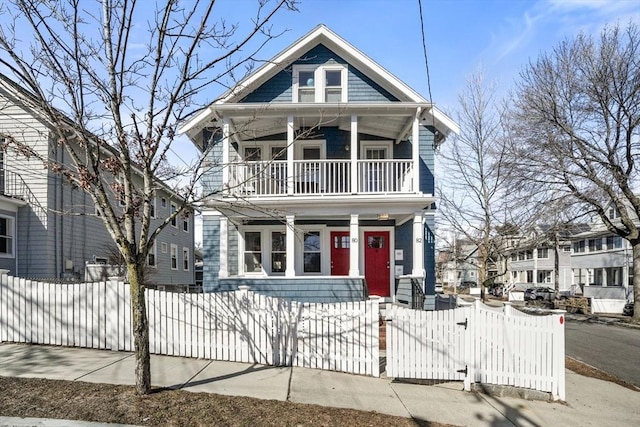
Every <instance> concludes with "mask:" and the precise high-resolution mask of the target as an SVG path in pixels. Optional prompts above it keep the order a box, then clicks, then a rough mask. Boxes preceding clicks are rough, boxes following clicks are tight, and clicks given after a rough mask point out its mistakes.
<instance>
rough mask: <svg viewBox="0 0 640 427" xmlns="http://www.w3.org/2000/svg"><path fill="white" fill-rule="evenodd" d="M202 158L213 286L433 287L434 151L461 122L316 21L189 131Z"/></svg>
mask: <svg viewBox="0 0 640 427" xmlns="http://www.w3.org/2000/svg"><path fill="white" fill-rule="evenodd" d="M181 131H182V132H184V133H186V134H187V135H188V136H189V137H190V138H191V139H192V140H193V142H194V143H195V144H196V146H197V147H198V148H199V149H200V150H202V151H203V153H205V155H206V156H207V158H206V162H205V169H206V170H205V171H204V177H203V180H202V184H203V188H204V190H205V192H207V193H208V194H210V196H209V198H208V200H207V201H206V202H205V203H204V208H203V250H204V278H203V282H204V288H205V290H207V291H215V290H227V289H235V288H237V286H238V285H248V286H250V287H251V288H252V289H253V290H255V291H259V292H263V293H267V294H270V295H277V296H282V297H287V298H292V299H297V300H303V301H347V300H356V299H362V298H363V297H364V296H365V295H366V289H365V288H364V283H365V281H366V284H367V287H368V292H369V293H370V294H372V295H379V296H381V297H384V298H388V299H392V298H393V296H394V293H395V281H396V280H395V279H397V278H398V277H399V276H402V275H411V276H414V277H419V278H420V279H425V280H424V283H425V285H426V291H427V293H433V292H434V287H435V246H434V226H435V222H434V214H435V203H434V202H435V200H436V198H435V185H434V176H433V171H434V150H435V148H436V147H437V146H438V144H441V143H442V142H443V141H444V139H445V138H446V137H447V136H448V135H449V134H450V133H452V132H457V131H458V127H457V125H456V124H455V123H454V122H453V121H452V120H451V119H449V118H448V117H447V116H446V115H444V114H443V113H442V112H440V111H439V110H438V109H437V108H435V106H434V105H433V104H432V103H430V102H428V101H427V100H426V99H424V98H423V97H422V96H421V95H419V94H418V93H416V92H415V91H414V90H412V89H411V88H409V87H408V86H406V85H405V84H404V83H402V82H401V81H400V80H398V79H397V78H396V77H394V76H393V75H391V74H390V73H389V72H388V71H386V70H385V69H384V68H382V67H381V66H380V65H378V64H377V63H375V62H374V61H373V60H371V59H370V58H369V57H367V56H365V55H364V54H363V53H362V52H360V51H359V50H357V49H356V48H355V47H353V46H352V45H350V44H349V43H347V42H346V41H345V40H343V39H342V38H340V37H339V36H337V35H336V34H335V33H333V32H332V31H331V30H329V29H328V28H327V27H325V26H323V25H320V26H318V27H316V28H315V29H313V30H312V31H311V32H309V33H308V34H307V35H305V36H304V37H302V38H301V39H299V40H298V41H296V42H295V43H294V44H293V45H291V46H289V47H288V48H286V49H285V50H284V51H282V52H281V53H280V54H278V55H276V56H275V57H274V58H273V59H272V60H270V61H267V62H266V63H265V65H263V66H262V67H260V68H259V69H257V70H256V71H255V72H253V73H252V74H251V75H249V76H248V77H247V78H245V79H244V80H242V81H240V82H239V83H238V84H237V85H236V86H235V87H234V88H232V89H231V90H229V91H228V92H226V93H225V94H223V95H222V96H221V97H220V98H219V99H218V100H217V101H216V102H214V103H213V104H211V105H210V106H209V107H208V108H206V109H205V110H203V111H202V112H201V113H200V114H198V115H197V116H195V117H194V118H193V119H192V120H191V121H189V122H188V123H186V124H185V125H184V126H183V128H182V130H181Z"/></svg>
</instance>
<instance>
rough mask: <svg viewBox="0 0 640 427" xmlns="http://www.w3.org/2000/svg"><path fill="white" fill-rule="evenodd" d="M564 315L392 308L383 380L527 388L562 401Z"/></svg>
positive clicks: (487, 309)
mask: <svg viewBox="0 0 640 427" xmlns="http://www.w3.org/2000/svg"><path fill="white" fill-rule="evenodd" d="M564 355H565V352H564V311H562V310H555V311H553V312H551V313H549V314H548V315H530V314H526V313H522V312H520V311H518V310H515V309H514V308H513V307H511V306H510V305H509V304H505V306H504V307H503V308H497V307H488V306H485V305H484V304H482V303H481V302H480V301H476V302H475V303H474V304H473V305H471V306H466V307H459V308H456V309H453V310H441V311H422V310H412V309H409V308H405V307H398V306H393V307H392V308H391V309H389V311H388V314H387V376H389V377H394V378H416V379H434V380H454V381H464V387H465V390H470V389H471V383H477V382H479V383H482V384H497V385H506V386H515V387H523V388H529V389H534V390H539V391H544V392H549V393H551V394H552V396H553V398H554V399H560V400H564V398H565V378H564V374H565V372H564V370H565V366H564Z"/></svg>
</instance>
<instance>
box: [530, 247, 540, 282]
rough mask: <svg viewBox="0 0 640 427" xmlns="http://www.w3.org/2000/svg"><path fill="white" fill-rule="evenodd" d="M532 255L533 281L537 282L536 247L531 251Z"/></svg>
mask: <svg viewBox="0 0 640 427" xmlns="http://www.w3.org/2000/svg"><path fill="white" fill-rule="evenodd" d="M531 254H532V255H531V256H532V257H533V283H538V248H533V250H532V251H531Z"/></svg>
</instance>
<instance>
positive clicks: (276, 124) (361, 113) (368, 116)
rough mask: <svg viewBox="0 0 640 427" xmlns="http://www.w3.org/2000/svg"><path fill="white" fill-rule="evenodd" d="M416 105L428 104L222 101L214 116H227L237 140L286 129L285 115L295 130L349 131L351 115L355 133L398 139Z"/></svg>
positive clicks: (403, 131)
mask: <svg viewBox="0 0 640 427" xmlns="http://www.w3.org/2000/svg"><path fill="white" fill-rule="evenodd" d="M418 108H422V109H423V110H422V111H426V109H428V108H429V104H424V105H423V104H416V103H409V104H390V103H381V104H355V105H354V104H348V105H347V104H323V105H321V106H319V105H318V104H298V105H292V104H283V105H274V104H271V105H269V106H265V105H264V104H248V105H247V104H234V105H228V104H226V105H220V106H216V108H215V110H216V113H217V116H218V117H220V118H222V117H225V118H228V119H229V120H230V124H231V127H232V134H233V135H235V136H236V138H237V139H240V140H243V139H252V138H262V137H266V136H269V135H275V134H281V133H286V131H287V116H289V115H290V116H293V118H294V128H295V129H296V130H298V129H301V128H306V129H313V128H318V127H338V128H339V129H340V130H343V131H350V130H351V116H352V115H355V116H357V117H358V132H359V133H363V134H369V135H375V136H380V137H383V138H389V139H393V140H396V141H400V140H402V139H406V137H407V134H408V133H409V132H410V129H411V124H412V123H413V120H414V118H415V117H416V113H417V112H418ZM219 121H220V120H218V122H219ZM218 125H219V123H218Z"/></svg>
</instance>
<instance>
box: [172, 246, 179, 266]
mask: <svg viewBox="0 0 640 427" xmlns="http://www.w3.org/2000/svg"><path fill="white" fill-rule="evenodd" d="M171 269H172V270H177V269H178V245H174V244H173V243H172V244H171Z"/></svg>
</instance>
